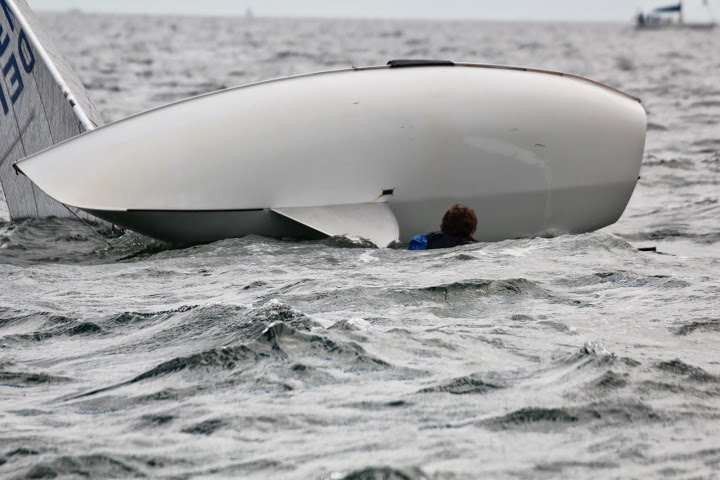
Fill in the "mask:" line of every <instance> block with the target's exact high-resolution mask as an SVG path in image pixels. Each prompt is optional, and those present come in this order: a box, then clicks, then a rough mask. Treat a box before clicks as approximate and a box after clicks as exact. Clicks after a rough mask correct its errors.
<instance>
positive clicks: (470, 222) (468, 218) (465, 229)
mask: <svg viewBox="0 0 720 480" xmlns="http://www.w3.org/2000/svg"><path fill="white" fill-rule="evenodd" d="M476 228H477V216H476V215H475V211H474V210H473V209H472V208H470V207H468V206H465V205H462V204H460V203H456V204H455V205H453V206H452V207H450V210H448V211H447V212H445V215H443V218H442V224H441V225H440V230H442V231H443V233H446V234H448V235H452V236H453V237H472V236H473V235H474V234H475V229H476Z"/></svg>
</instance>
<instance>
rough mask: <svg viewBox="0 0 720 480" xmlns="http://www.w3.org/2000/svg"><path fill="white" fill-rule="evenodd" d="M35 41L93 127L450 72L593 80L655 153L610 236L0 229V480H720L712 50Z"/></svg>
mask: <svg viewBox="0 0 720 480" xmlns="http://www.w3.org/2000/svg"><path fill="white" fill-rule="evenodd" d="M41 21H42V22H43V23H44V24H45V25H46V26H47V28H48V30H49V32H50V33H51V35H52V37H53V38H54V39H55V42H56V44H57V46H58V48H59V49H60V51H62V52H63V53H64V54H65V55H66V57H67V58H68V60H69V61H70V63H71V64H73V65H74V67H75V68H76V69H77V71H78V73H79V76H80V77H81V79H82V80H83V81H84V83H85V84H86V86H87V88H88V90H89V93H90V95H91V97H92V98H94V99H95V101H96V103H97V105H98V107H99V108H100V110H101V112H102V114H103V116H104V117H105V119H106V120H107V121H113V120H118V119H120V118H123V117H126V116H128V115H132V114H134V113H138V112H140V111H142V110H146V109H148V108H153V107H156V106H159V105H162V104H165V103H168V102H170V101H174V100H178V99H182V98H185V97H188V96H191V95H196V94H201V93H205V92H209V91H213V90H217V89H221V88H225V87H229V86H233V85H237V84H243V83H249V82H253V81H257V80H262V79H267V78H273V77H280V76H286V75H293V74H299V73H305V72H311V71H317V70H327V69H332V68H342V67H349V66H352V65H356V66H360V65H376V64H384V63H385V62H386V61H387V60H390V59H393V58H447V59H451V60H456V61H464V62H477V63H498V64H511V65H522V66H529V67H536V68H543V69H552V70H560V71H565V72H570V73H574V74H578V75H583V76H587V77H590V78H592V79H595V80H598V81H601V82H604V83H607V84H608V85H611V86H613V87H616V88H619V89H621V90H624V91H626V92H628V93H630V94H632V95H635V96H637V97H639V98H641V99H642V101H643V105H644V106H645V108H646V110H647V112H648V120H649V130H648V137H647V145H646V150H645V155H644V159H643V167H642V171H641V179H640V181H639V183H638V186H637V188H636V190H635V193H634V195H633V198H632V200H631V201H630V204H629V206H628V208H627V210H626V211H625V213H624V215H623V217H622V218H621V219H620V221H619V222H618V223H616V224H615V225H612V226H609V227H607V228H605V229H603V230H601V231H598V232H594V233H587V234H583V235H566V236H559V237H556V238H535V239H520V240H508V241H504V242H499V243H481V244H477V245H473V246H468V247H461V248H456V249H450V250H436V251H427V252H409V251H405V250H402V249H375V248H370V246H368V245H367V244H364V243H362V242H357V241H355V240H353V239H345V238H330V239H327V240H324V241H316V242H298V241H287V240H285V241H283V240H276V239H268V238H261V237H245V238H241V239H230V240H224V241H219V242H215V243H211V244H207V245H196V246H182V245H169V244H165V243H162V242H157V241H154V240H151V239H148V238H145V237H142V236H140V235H137V234H134V233H132V232H127V233H125V234H124V235H116V236H113V237H111V238H105V239H103V238H102V237H99V236H97V235H96V234H95V233H94V232H92V231H91V230H89V229H87V228H86V227H85V226H84V225H82V224H81V223H79V222H76V221H72V220H59V219H47V220H29V221H22V222H9V221H7V218H8V216H7V209H6V207H5V205H0V217H3V218H4V219H5V221H4V222H3V223H0V477H3V478H51V477H55V476H60V477H67V478H87V477H90V478H114V477H119V478H132V477H152V478H173V479H175V478H178V479H182V478H196V477H202V478H258V479H260V478H290V479H381V478H384V479H405V478H411V479H424V478H434V479H464V478H570V477H579V478H663V477H667V478H718V477H720V313H719V312H720V280H718V276H719V275H720V204H719V203H718V201H719V200H720V191H719V183H720V29H716V30H714V31H683V30H676V31H648V32H644V31H643V32H638V31H635V30H634V29H633V28H632V27H631V25H630V24H627V25H625V24H602V23H597V24H590V23H587V24H579V23H575V24H564V23H485V22H470V21H467V22H464V21H457V22H449V21H446V22H432V21H400V20H392V21H391V20H332V19H272V18H243V17H238V18H202V17H171V16H163V17H161V16H110V15H83V14H74V15H69V14H57V15H47V14H46V15H41ZM588 114H589V115H591V114H592V112H588ZM298 122H299V123H301V122H302V119H300V118H299V119H298ZM98 161H102V159H98ZM278 175H282V172H281V171H279V172H278ZM438 222H439V219H438ZM479 228H482V225H480V226H479ZM418 233H420V232H418ZM108 242H109V244H110V245H108ZM653 247H654V249H655V251H641V250H639V248H645V249H652V248H653Z"/></svg>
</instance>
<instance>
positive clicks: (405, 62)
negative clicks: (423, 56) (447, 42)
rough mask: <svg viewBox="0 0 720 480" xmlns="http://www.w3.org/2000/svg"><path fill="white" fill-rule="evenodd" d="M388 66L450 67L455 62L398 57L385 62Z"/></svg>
mask: <svg viewBox="0 0 720 480" xmlns="http://www.w3.org/2000/svg"><path fill="white" fill-rule="evenodd" d="M387 64H388V65H389V66H390V68H400V67H452V66H454V65H455V64H454V63H453V62H451V61H450V60H412V59H399V60H390V61H389V62H388V63H387Z"/></svg>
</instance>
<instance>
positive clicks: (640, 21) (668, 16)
mask: <svg viewBox="0 0 720 480" xmlns="http://www.w3.org/2000/svg"><path fill="white" fill-rule="evenodd" d="M703 4H704V5H705V7H706V8H707V9H708V12H709V5H708V2H707V0H703ZM710 18H712V16H711V15H710ZM715 25H717V23H715V21H714V20H710V21H707V22H686V21H685V17H684V15H683V2H681V1H680V2H678V3H676V4H672V5H666V6H664V7H658V8H656V9H654V10H652V11H651V12H650V13H644V12H640V13H638V14H637V17H636V19H635V26H636V27H637V29H639V30H659V29H697V30H710V29H713V28H715Z"/></svg>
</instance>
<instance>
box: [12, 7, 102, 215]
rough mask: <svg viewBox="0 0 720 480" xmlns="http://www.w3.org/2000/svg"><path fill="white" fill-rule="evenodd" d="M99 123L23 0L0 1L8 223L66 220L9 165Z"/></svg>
mask: <svg viewBox="0 0 720 480" xmlns="http://www.w3.org/2000/svg"><path fill="white" fill-rule="evenodd" d="M102 123H103V122H102V119H101V117H100V114H99V112H98V111H97V109H96V108H95V106H94V105H93V104H92V102H91V100H90V98H89V97H88V95H87V92H86V91H85V88H84V87H83V86H82V83H81V81H80V79H79V78H78V77H77V75H76V74H75V73H74V72H73V70H72V68H71V67H70V65H69V64H68V62H67V61H66V60H65V59H64V58H63V57H62V56H61V55H59V54H58V53H57V50H56V49H55V47H54V45H53V44H52V42H51V41H50V39H49V37H48V36H47V34H46V33H45V32H44V31H43V29H42V28H41V26H40V23H39V22H38V20H37V18H36V17H35V15H34V14H33V12H32V11H31V10H30V7H29V6H28V4H27V3H26V1H25V0H0V184H1V185H2V192H3V194H4V196H5V200H6V202H7V206H8V211H9V213H10V218H11V219H13V220H17V219H22V218H29V217H47V216H59V217H72V214H71V213H70V212H68V210H67V209H66V208H65V206H63V205H62V204H60V203H58V202H57V201H55V200H53V199H51V198H50V197H48V196H47V195H46V194H45V193H43V192H42V191H40V190H39V189H38V188H37V187H36V186H35V185H33V184H32V183H31V182H30V181H29V180H28V179H27V178H25V177H24V176H18V175H17V174H16V172H15V171H14V169H13V164H14V163H15V161H17V160H19V159H21V158H24V157H26V156H28V155H32V154H34V153H37V152H39V151H40V150H44V149H46V148H48V147H51V146H53V145H55V144H57V143H59V142H62V141H63V140H66V139H68V138H71V137H74V136H76V135H79V134H81V133H83V132H86V131H89V130H93V129H95V128H96V127H97V126H100V125H102ZM85 218H91V217H89V216H87V215H85Z"/></svg>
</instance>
